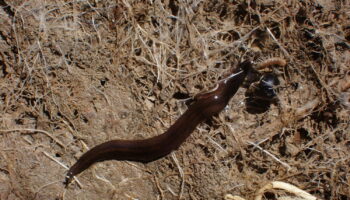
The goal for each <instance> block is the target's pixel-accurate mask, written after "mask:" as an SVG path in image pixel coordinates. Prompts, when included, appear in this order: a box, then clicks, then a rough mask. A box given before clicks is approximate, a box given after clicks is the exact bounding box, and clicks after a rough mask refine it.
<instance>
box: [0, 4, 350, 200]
mask: <svg viewBox="0 0 350 200" xmlns="http://www.w3.org/2000/svg"><path fill="white" fill-rule="evenodd" d="M0 5H1V9H0V67H1V70H0V110H1V121H0V127H1V128H0V138H1V139H0V199H128V198H130V199H180V198H182V199H222V198H224V196H225V195H227V194H232V195H239V196H241V197H245V198H248V199H249V198H252V197H254V196H255V195H254V193H255V192H257V191H258V189H259V188H262V187H263V186H264V185H266V184H267V183H270V182H271V181H275V180H278V181H283V182H288V183H291V184H293V185H295V186H297V187H299V188H301V189H303V190H305V191H307V192H308V193H310V194H312V195H314V196H316V197H317V198H320V199H339V200H345V199H349V198H350V192H349V188H350V173H349V171H350V167H349V166H350V156H349V153H348V152H349V151H350V134H349V132H350V125H349V112H350V103H349V100H350V99H349V98H350V89H349V85H350V84H349V80H350V79H349V76H350V71H349V66H350V51H349V49H350V19H349V18H350V17H349V16H350V6H349V2H348V1H344V0H320V1H307V0H306V1H296V0H291V1H282V0H276V1H267V0H249V1H242V0H237V1H236V0H232V1H219V0H215V1H209V0H208V1H200V0H188V1H184V0H148V1H146V0H144V1H136V0H132V1H127V0H115V1H98V0H80V1H63V0H52V1H39V0H33V1H19V0H14V1H9V0H0ZM272 57H282V58H285V59H286V60H287V65H286V66H285V67H282V68H275V69H274V70H273V71H274V72H275V73H277V74H278V78H279V80H280V82H281V84H280V85H279V86H278V87H277V91H278V99H279V103H278V105H276V106H271V108H270V109H269V110H268V111H266V112H265V113H262V114H250V113H248V112H247V111H246V109H245V105H244V99H245V93H244V91H245V89H243V88H242V89H241V90H240V91H239V92H238V93H237V94H236V96H235V97H234V98H233V99H232V101H231V103H230V106H229V108H228V109H227V110H226V111H225V112H223V113H221V114H220V115H219V116H218V117H216V118H215V119H214V120H212V121H211V122H207V123H204V124H202V125H200V126H199V127H198V128H197V130H196V131H195V132H194V133H193V134H192V136H191V137H190V138H189V139H188V140H187V141H186V142H185V143H184V144H183V145H182V147H181V148H180V149H179V150H178V151H176V152H175V153H174V154H173V155H172V156H168V157H166V158H164V159H160V160H158V161H156V162H153V163H150V164H147V165H142V164H139V163H128V162H115V161H108V162H103V163H99V164H96V165H95V166H94V167H92V168H91V169H89V170H87V171H86V172H84V173H83V174H82V175H80V176H79V179H80V182H81V187H82V188H81V187H79V185H77V184H72V185H70V186H69V187H68V188H67V189H65V188H64V187H63V184H62V182H63V179H64V176H65V173H66V168H65V167H66V166H71V165H72V164H73V163H74V162H75V161H76V159H77V158H78V157H79V156H80V155H81V154H82V153H83V152H85V151H86V150H87V149H88V148H91V147H93V146H94V145H96V144H99V143H101V142H104V141H107V140H110V139H116V138H122V139H126V138H127V139H132V138H145V137H150V136H154V135H157V134H160V133H162V131H164V130H166V128H167V127H169V126H170V125H171V124H172V123H173V122H174V121H175V120H176V119H177V117H178V116H179V115H181V113H182V112H183V111H184V110H185V109H186V105H185V102H184V101H183V99H186V98H188V97H191V96H194V95H195V94H196V93H198V92H200V91H203V90H207V89H210V87H212V86H213V85H214V83H215V81H216V80H218V79H219V78H220V75H222V74H224V73H225V71H226V70H227V69H229V68H230V66H232V65H234V64H236V63H237V62H238V61H239V60H241V59H247V58H249V59H251V60H253V61H256V62H261V61H263V60H266V59H268V58H272ZM174 97H176V98H174ZM278 196H279V193H272V192H266V193H265V194H264V198H266V199H274V198H277V197H278Z"/></svg>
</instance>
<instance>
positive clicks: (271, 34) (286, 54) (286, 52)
mask: <svg viewBox="0 0 350 200" xmlns="http://www.w3.org/2000/svg"><path fill="white" fill-rule="evenodd" d="M266 30H267V32H268V33H269V34H270V36H271V37H272V39H273V40H274V41H275V42H276V44H277V45H278V46H279V48H281V49H282V51H283V53H284V54H285V56H287V57H288V58H290V55H289V53H288V51H287V50H286V49H285V48H284V47H283V46H282V45H281V44H280V43H279V42H278V40H277V39H276V37H275V36H274V35H273V33H272V32H271V31H270V29H269V28H267V27H266Z"/></svg>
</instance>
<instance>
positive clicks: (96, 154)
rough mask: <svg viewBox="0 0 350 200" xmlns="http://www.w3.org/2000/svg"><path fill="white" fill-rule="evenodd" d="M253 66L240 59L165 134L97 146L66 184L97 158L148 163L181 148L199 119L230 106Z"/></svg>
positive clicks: (80, 161) (83, 157)
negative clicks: (239, 61)
mask: <svg viewBox="0 0 350 200" xmlns="http://www.w3.org/2000/svg"><path fill="white" fill-rule="evenodd" d="M250 69H251V62H250V61H245V62H242V63H240V64H239V66H238V68H237V69H236V71H235V73H232V74H231V75H229V76H228V77H227V78H225V79H223V80H221V81H220V82H219V83H218V86H217V87H216V89H215V90H212V91H210V92H208V93H203V94H199V95H197V96H196V97H195V98H194V102H193V103H192V104H191V105H190V106H189V108H188V109H187V111H186V112H185V113H184V114H183V115H181V116H180V117H179V119H178V120H176V122H175V123H174V124H173V125H172V126H171V127H170V128H169V129H168V130H167V131H166V132H165V133H163V134H161V135H158V136H155V137H151V138H148V139H143V140H111V141H108V142H105V143H102V144H100V145H97V146H95V147H94V148H92V149H91V150H89V151H87V152H86V153H85V154H83V155H82V156H81V157H80V158H79V159H78V161H77V162H76V163H75V164H74V165H73V166H72V167H71V168H70V169H69V170H68V173H67V176H66V180H65V184H66V185H67V184H69V183H70V181H71V179H72V178H73V176H75V175H77V174H79V173H81V172H82V171H84V170H85V169H87V168H89V167H90V166H91V165H92V164H94V163H96V162H101V161H104V160H128V161H137V162H143V163H147V162H151V161H154V160H157V159H159V158H161V157H164V156H166V155H167V154H169V153H170V152H171V151H173V150H175V149H177V148H178V147H179V146H180V145H181V144H182V143H183V142H184V141H185V140H186V138H187V137H188V136H189V135H190V134H191V133H192V132H193V130H194V129H195V128H196V126H197V125H198V124H199V123H201V122H203V121H204V120H206V119H209V118H210V117H212V116H213V115H217V114H218V113H220V112H221V111H222V110H223V109H224V108H225V107H226V105H227V104H228V102H229V100H230V99H231V97H233V95H234V94H235V93H236V92H237V90H238V88H239V87H240V85H241V84H242V82H243V81H244V79H245V77H246V75H247V73H248V71H249V70H250Z"/></svg>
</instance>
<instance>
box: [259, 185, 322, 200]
mask: <svg viewBox="0 0 350 200" xmlns="http://www.w3.org/2000/svg"><path fill="white" fill-rule="evenodd" d="M269 189H282V190H286V191H288V192H290V193H293V194H295V195H296V196H299V197H302V198H303V199H307V200H316V199H317V198H316V197H315V196H312V195H311V194H309V193H307V192H305V191H304V190H302V189H299V188H297V187H296V186H294V185H291V184H289V183H285V182H281V181H274V182H271V183H269V184H267V185H265V186H264V187H262V188H261V189H259V190H258V192H257V196H256V197H255V200H261V199H262V196H263V195H264V193H265V191H266V190H269Z"/></svg>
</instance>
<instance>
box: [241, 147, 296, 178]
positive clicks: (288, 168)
mask: <svg viewBox="0 0 350 200" xmlns="http://www.w3.org/2000/svg"><path fill="white" fill-rule="evenodd" d="M248 143H249V144H251V145H253V146H254V147H256V148H258V149H260V150H261V151H262V152H264V153H266V154H267V155H269V156H270V157H272V158H273V159H274V160H276V161H277V162H279V163H281V164H282V165H283V166H284V167H286V168H287V170H288V171H289V170H291V169H292V167H291V166H289V165H288V164H287V163H285V162H283V161H281V160H280V159H278V158H277V157H276V156H274V155H273V154H272V153H270V152H268V151H266V150H265V149H263V148H261V147H260V146H259V145H258V144H255V143H254V142H249V141H248Z"/></svg>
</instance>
